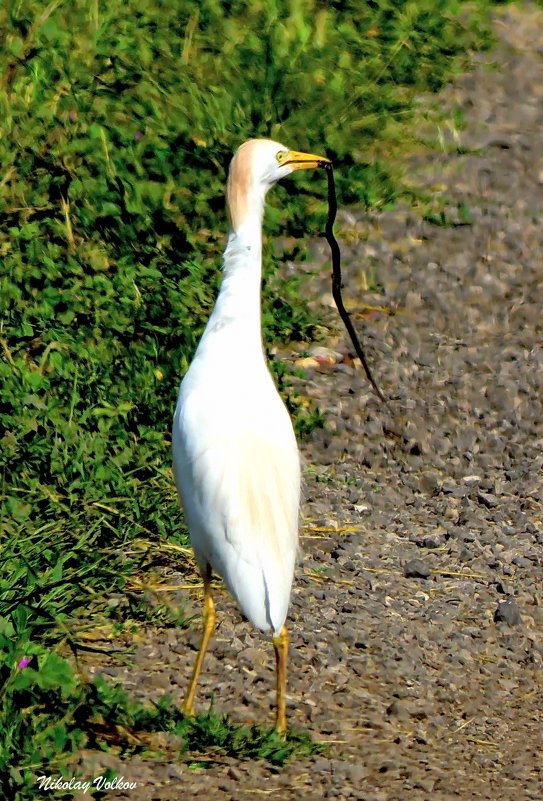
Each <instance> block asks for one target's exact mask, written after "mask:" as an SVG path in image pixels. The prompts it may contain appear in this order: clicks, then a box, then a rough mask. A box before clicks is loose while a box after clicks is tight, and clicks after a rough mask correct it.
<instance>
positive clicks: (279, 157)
mask: <svg viewBox="0 0 543 801" xmlns="http://www.w3.org/2000/svg"><path fill="white" fill-rule="evenodd" d="M287 156H288V152H287V151H286V150H280V151H279V153H278V154H277V156H276V157H275V158H276V159H277V161H278V162H279V164H282V163H283V162H284V160H285V159H286V157H287Z"/></svg>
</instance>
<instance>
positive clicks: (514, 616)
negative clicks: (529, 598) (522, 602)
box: [494, 600, 522, 626]
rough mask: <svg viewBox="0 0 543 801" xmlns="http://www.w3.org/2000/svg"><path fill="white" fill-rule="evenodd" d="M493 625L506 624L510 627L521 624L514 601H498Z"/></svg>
mask: <svg viewBox="0 0 543 801" xmlns="http://www.w3.org/2000/svg"><path fill="white" fill-rule="evenodd" d="M494 622H495V623H502V622H503V623H508V624H509V625H510V626H518V625H519V623H522V618H521V616H520V611H519V608H518V606H517V605H516V603H515V601H512V600H509V601H500V603H499V604H498V608H497V609H496V611H495V612H494Z"/></svg>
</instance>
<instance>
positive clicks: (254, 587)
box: [173, 404, 300, 630]
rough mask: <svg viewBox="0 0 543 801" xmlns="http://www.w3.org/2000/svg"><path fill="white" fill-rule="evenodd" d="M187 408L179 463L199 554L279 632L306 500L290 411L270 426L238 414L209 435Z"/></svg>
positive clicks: (247, 607) (247, 608)
mask: <svg viewBox="0 0 543 801" xmlns="http://www.w3.org/2000/svg"><path fill="white" fill-rule="evenodd" d="M281 407H282V404H281ZM282 409H283V410H284V407H282ZM183 411H184V412H185V414H183ZM186 412H187V409H186V408H185V409H184V410H182V412H181V414H179V415H177V417H176V423H175V425H174V437H173V439H174V465H175V474H176V481H177V484H178V488H179V491H180V495H181V498H182V502H183V506H184V508H185V514H186V517H187V522H188V525H189V529H190V533H191V540H192V542H193V546H194V549H195V552H196V554H197V556H198V558H199V560H200V561H207V562H209V563H210V564H211V566H212V567H213V569H214V570H215V571H216V572H217V573H219V574H220V575H221V576H222V577H223V578H224V580H225V582H226V584H227V585H228V587H229V588H230V590H231V592H232V594H233V595H234V597H235V598H236V599H237V601H238V603H239V604H240V606H241V609H242V611H243V612H244V614H245V615H246V616H247V617H248V618H249V619H250V620H251V621H252V622H253V623H254V624H255V625H257V626H258V627H259V628H262V629H267V628H269V627H270V626H271V627H272V628H274V630H277V624H278V623H279V626H278V628H280V627H281V625H282V623H283V622H284V618H285V616H286V612H287V608H288V600H289V596H290V588H291V583H292V576H293V571H294V561H295V556H296V547H297V537H298V507H299V499H300V463H299V454H298V449H297V446H296V441H295V438H294V434H293V432H292V426H291V423H290V420H289V418H288V414H287V412H286V410H284V415H283V414H282V413H281V414H279V413H277V414H276V415H271V416H270V417H268V418H267V420H264V421H262V422H263V423H264V425H262V424H258V425H257V424H256V423H255V421H254V419H253V420H252V421H251V420H245V424H244V425H238V426H233V427H232V421H231V420H230V421H229V425H228V424H225V425H224V426H217V427H215V428H214V430H209V429H208V431H207V432H206V435H204V436H202V429H201V428H199V427H198V426H197V425H196V423H195V420H194V418H193V419H192V420H190V422H189V418H190V414H186ZM207 419H208V420H209V417H208V418H207ZM214 419H216V417H215V418H214ZM232 429H233V430H234V431H235V432H236V433H235V434H234V433H233V430H232ZM281 618H282V619H281Z"/></svg>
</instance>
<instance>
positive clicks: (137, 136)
mask: <svg viewBox="0 0 543 801" xmlns="http://www.w3.org/2000/svg"><path fill="white" fill-rule="evenodd" d="M142 136H143V134H142V132H141V131H136V133H135V134H134V139H136V141H139V140H140V139H141V137H142Z"/></svg>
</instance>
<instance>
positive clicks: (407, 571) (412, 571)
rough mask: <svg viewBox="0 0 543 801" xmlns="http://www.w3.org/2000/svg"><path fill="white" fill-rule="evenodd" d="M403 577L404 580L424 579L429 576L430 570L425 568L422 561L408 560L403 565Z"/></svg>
mask: <svg viewBox="0 0 543 801" xmlns="http://www.w3.org/2000/svg"><path fill="white" fill-rule="evenodd" d="M403 572H404V576H405V577H406V578H423V579H426V578H428V576H429V575H430V573H431V571H430V568H429V567H427V566H426V565H425V564H424V562H423V561H422V559H410V560H409V561H408V562H406V563H405V565H404V569H403Z"/></svg>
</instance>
